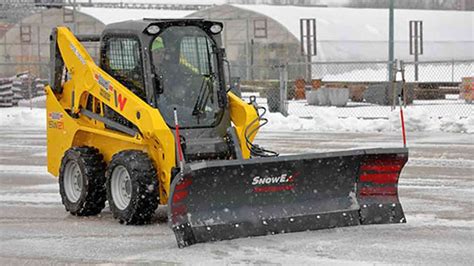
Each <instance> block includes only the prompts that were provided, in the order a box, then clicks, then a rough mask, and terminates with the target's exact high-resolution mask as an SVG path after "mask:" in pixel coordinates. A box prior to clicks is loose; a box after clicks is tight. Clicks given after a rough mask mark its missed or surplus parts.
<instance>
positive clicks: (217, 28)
mask: <svg viewBox="0 0 474 266" xmlns="http://www.w3.org/2000/svg"><path fill="white" fill-rule="evenodd" d="M221 31H222V26H221V25H219V24H214V25H212V26H211V32H212V33H214V34H218V33H220V32H221Z"/></svg>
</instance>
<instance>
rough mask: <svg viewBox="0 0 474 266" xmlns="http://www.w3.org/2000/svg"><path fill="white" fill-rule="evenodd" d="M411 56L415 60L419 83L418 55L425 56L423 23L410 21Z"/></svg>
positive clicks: (416, 78) (416, 75) (416, 76)
mask: <svg viewBox="0 0 474 266" xmlns="http://www.w3.org/2000/svg"><path fill="white" fill-rule="evenodd" d="M409 25H410V54H411V55H414V57H415V58H414V59H415V62H414V63H415V81H418V55H422V54H423V21H421V20H410V23H409Z"/></svg>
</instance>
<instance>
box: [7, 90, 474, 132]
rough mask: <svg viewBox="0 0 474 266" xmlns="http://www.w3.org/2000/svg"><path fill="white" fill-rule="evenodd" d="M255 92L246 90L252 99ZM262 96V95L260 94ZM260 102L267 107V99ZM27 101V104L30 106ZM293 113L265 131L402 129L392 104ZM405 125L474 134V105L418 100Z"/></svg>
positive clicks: (14, 119) (14, 118)
mask: <svg viewBox="0 0 474 266" xmlns="http://www.w3.org/2000/svg"><path fill="white" fill-rule="evenodd" d="M250 95H255V94H253V93H244V94H243V97H244V99H245V100H246V101H248V97H249V96H250ZM256 96H258V94H256ZM257 103H258V104H260V105H262V106H265V107H266V106H267V102H266V99H265V98H261V97H258V98H257ZM28 104H29V103H28V102H25V103H24V104H23V105H28ZM288 112H289V114H290V115H289V116H288V117H284V116H282V115H281V114H280V113H267V114H266V116H265V117H267V118H268V120H269V123H268V124H267V125H266V126H264V127H263V128H262V130H263V131H265V132H273V131H303V132H401V131H400V130H401V129H400V128H401V126H400V125H401V124H400V110H399V109H398V108H397V109H395V110H391V107H390V106H378V105H372V104H368V103H356V102H354V103H353V102H349V103H348V105H347V106H345V107H326V106H311V105H308V104H307V103H306V100H299V101H289V106H288ZM404 117H405V126H406V130H407V131H408V132H454V133H474V105H473V104H466V103H465V102H464V100H460V99H458V97H457V95H452V96H450V97H448V98H447V99H446V100H429V101H419V100H415V102H414V103H413V105H409V106H407V107H406V108H405V109H404ZM45 119H46V112H45V109H42V108H32V109H30V108H28V107H15V108H3V109H0V126H7V127H42V128H45V126H46V122H45V121H46V120H45Z"/></svg>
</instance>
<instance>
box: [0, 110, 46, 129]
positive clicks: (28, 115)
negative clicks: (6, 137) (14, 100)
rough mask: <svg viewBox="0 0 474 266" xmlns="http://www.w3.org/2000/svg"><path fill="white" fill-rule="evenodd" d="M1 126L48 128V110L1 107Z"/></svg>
mask: <svg viewBox="0 0 474 266" xmlns="http://www.w3.org/2000/svg"><path fill="white" fill-rule="evenodd" d="M0 126H1V127H13V128H14V127H34V128H38V129H46V110H45V109H43V108H32V109H30V108H26V107H13V108H2V109H0Z"/></svg>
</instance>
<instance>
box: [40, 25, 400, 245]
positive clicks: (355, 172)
mask: <svg viewBox="0 0 474 266" xmlns="http://www.w3.org/2000/svg"><path fill="white" fill-rule="evenodd" d="M221 31H222V24H221V23H219V22H215V21H207V20H201V19H180V20H172V19H167V20H160V19H143V20H139V21H126V22H120V23H115V24H110V25H108V26H106V28H105V30H104V31H103V33H102V34H101V36H85V35H83V36H74V35H73V34H72V33H71V32H70V31H69V30H68V29H67V28H65V27H58V28H55V29H53V32H52V34H51V81H50V85H49V86H47V87H46V92H47V148H48V149H47V155H48V171H49V172H50V173H51V174H53V175H55V176H58V178H59V184H60V194H61V197H62V202H63V204H64V205H65V207H66V210H67V211H69V212H70V213H71V214H73V215H78V216H85V215H95V214H98V213H100V212H101V211H102V209H103V208H104V206H105V202H106V201H108V202H109V206H110V210H111V212H112V214H113V216H114V218H116V219H118V220H119V221H120V222H122V223H125V224H143V223H148V222H150V220H151V219H152V217H153V215H154V212H155V210H156V208H157V206H158V204H163V205H166V204H167V205H168V220H169V225H170V227H171V228H172V230H173V231H174V233H175V235H176V239H177V243H178V246H180V247H184V246H188V245H191V244H194V243H199V242H206V241H214V240H223V239H232V238H238V237H246V236H258V235H266V234H274V233H286V232H296V231H304V230H314V229H322V228H333V227H339V226H350V225H359V224H384V223H403V222H405V218H404V214H403V210H402V207H401V205H400V203H399V200H398V194H397V193H398V192H397V185H398V178H399V175H400V172H401V170H402V168H403V166H404V165H405V163H406V161H407V159H408V151H407V149H405V148H396V149H367V150H350V151H341V152H327V153H315V154H303V155H289V156H278V155H277V154H276V153H274V152H271V151H268V150H265V149H263V148H261V147H259V146H257V145H255V144H253V143H252V142H253V140H254V138H255V135H256V134H257V131H258V129H259V128H260V127H261V125H263V124H264V122H263V120H262V119H263V118H262V116H263V112H259V111H260V110H261V109H262V108H261V107H258V106H257V105H256V104H255V102H251V103H247V102H244V101H243V100H242V99H240V98H239V97H238V96H237V94H238V93H236V92H234V91H233V88H232V89H231V88H229V89H228V87H230V86H227V85H226V80H227V79H226V78H227V75H226V74H225V70H226V69H228V64H226V60H225V51H224V49H223V48H221V40H220V38H221V36H220V34H221ZM82 42H100V58H99V63H98V64H96V63H95V62H94V60H93V58H92V57H91V56H90V55H89V54H88V52H87V51H86V49H85V48H84V46H83V45H82ZM227 84H228V83H227Z"/></svg>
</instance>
